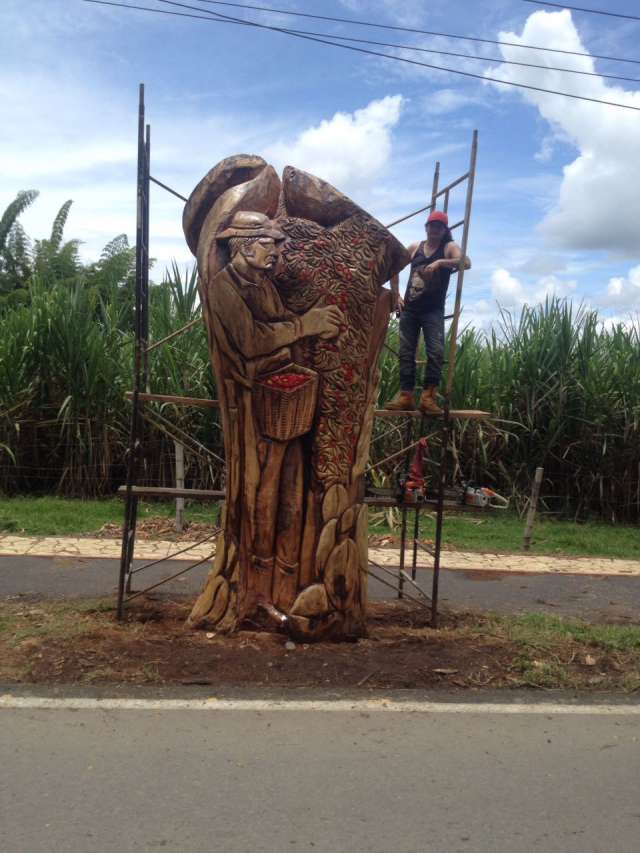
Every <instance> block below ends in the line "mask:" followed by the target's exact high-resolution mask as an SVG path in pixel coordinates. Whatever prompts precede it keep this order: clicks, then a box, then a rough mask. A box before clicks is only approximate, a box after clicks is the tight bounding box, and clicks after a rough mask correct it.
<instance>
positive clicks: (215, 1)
mask: <svg viewBox="0 0 640 853" xmlns="http://www.w3.org/2000/svg"><path fill="white" fill-rule="evenodd" d="M201 2H203V3H209V4H211V5H214V6H233V7H234V8H236V9H250V10H253V11H256V12H275V13H277V14H279V15H289V16H292V17H296V18H313V19H314V20H317V21H332V22H334V23H338V24H357V25H358V26H360V27H376V28H377V29H381V30H398V31H401V32H405V33H416V34H417V35H425V36H442V37H443V38H450V39H461V40H463V41H475V42H482V43H484V44H501V45H506V46H507V47H522V48H526V49H527V50H544V51H548V52H550V53H564V54H567V55H569V56H587V57H589V58H591V59H606V60H610V61H612V62H631V63H633V64H634V65H640V59H624V58H622V57H620V56H601V55H599V54H597V53H581V52H580V51H578V50H562V49H560V48H557V47H540V46H536V45H532V44H519V43H518V42H513V41H498V40H496V39H486V38H480V37H478V36H461V35H455V34H453V33H440V32H435V31H433V30H419V29H416V28H415V27H401V26H398V25H393V24H377V23H374V22H373V21H359V20H355V19H353V18H334V17H330V16H329V15H312V14H310V13H309V12H292V11H290V10H289V9H272V8H270V7H268V6H254V5H251V4H249V3H232V2H230V0H201Z"/></svg>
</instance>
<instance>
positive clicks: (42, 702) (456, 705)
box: [0, 693, 640, 717]
mask: <svg viewBox="0 0 640 853" xmlns="http://www.w3.org/2000/svg"><path fill="white" fill-rule="evenodd" d="M2 709H24V710H46V711H63V710H65V711H69V710H73V711H254V712H255V711H259V712H263V713H264V712H272V711H290V712H291V711H303V712H309V711H321V712H335V711H340V712H342V713H345V712H348V711H357V712H367V713H371V712H379V711H384V712H390V711H392V712H396V713H398V712H399V713H405V714H533V715H536V716H540V715H552V714H553V715H558V714H562V715H571V716H596V717H622V716H631V715H633V716H640V704H620V705H584V704H580V705H578V704H576V705H567V704H562V703H555V702H535V703H523V702H514V703H500V702H477V703H475V702H419V701H414V700H410V701H406V702H403V701H401V700H393V699H385V698H379V699H375V698H372V699H354V700H351V699H336V700H323V699H320V700H318V699H292V700H288V699H282V700H277V699H217V698H216V697H215V696H212V697H210V698H208V699H134V698H127V699H116V698H106V699H97V698H88V697H68V698H49V697H44V696H14V695H12V694H11V693H6V694H4V695H2V696H0V710H2Z"/></svg>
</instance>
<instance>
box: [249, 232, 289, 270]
mask: <svg viewBox="0 0 640 853" xmlns="http://www.w3.org/2000/svg"><path fill="white" fill-rule="evenodd" d="M240 253H241V255H242V256H243V258H244V259H245V261H246V262H247V264H249V266H250V267H253V268H254V269H258V270H271V269H273V268H274V266H275V265H276V263H277V262H278V257H279V255H280V248H279V246H278V244H277V243H276V241H275V240H274V239H273V237H258V238H257V240H254V241H253V243H250V244H249V245H248V246H243V247H242V249H240Z"/></svg>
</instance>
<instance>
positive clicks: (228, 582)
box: [184, 155, 409, 640]
mask: <svg viewBox="0 0 640 853" xmlns="http://www.w3.org/2000/svg"><path fill="white" fill-rule="evenodd" d="M184 229H185V234H186V237H187V242H188V243H189V246H190V248H191V250H192V251H193V252H194V253H195V254H196V255H197V259H198V269H199V274H200V292H201V298H202V302H203V309H204V310H203V313H204V321H205V324H206V327H207V332H208V339H209V345H210V355H211V362H212V365H213V370H214V373H215V377H216V383H217V389H218V396H219V400H220V409H221V416H222V424H223V429H224V438H225V451H226V459H227V482H226V503H225V517H224V533H223V534H222V535H221V536H220V538H219V541H218V550H217V554H216V559H215V563H214V566H213V569H212V571H211V573H210V575H209V578H208V579H207V582H206V585H205V588H204V590H203V592H202V594H201V595H200V597H199V598H198V600H197V601H196V603H195V605H194V608H193V610H192V613H191V616H190V619H189V621H190V624H192V625H200V624H208V625H212V626H214V627H216V628H217V629H218V630H234V629H235V628H237V627H239V625H240V624H241V623H242V622H243V620H245V619H248V618H252V619H255V618H257V617H259V616H260V615H261V614H262V615H263V616H264V615H266V616H267V617H268V618H270V619H272V620H273V622H274V624H279V625H280V626H282V627H285V628H286V629H287V630H289V632H290V633H291V634H292V635H293V636H294V637H297V638H305V639H310V640H313V639H320V638H323V637H326V636H332V637H348V636H359V635H362V634H363V633H364V632H365V606H366V591H367V575H366V570H367V565H368V562H367V508H366V506H365V505H364V503H363V497H364V471H365V466H366V463H367V459H368V456H369V444H370V439H371V431H372V427H373V413H374V403H375V400H376V397H377V389H378V380H379V372H378V368H377V364H378V356H379V353H380V349H381V347H382V344H383V342H384V338H385V333H386V329H387V324H388V318H389V311H390V294H389V292H388V291H386V290H384V289H383V287H382V285H383V284H384V283H385V282H386V281H388V280H389V278H390V277H391V275H393V274H394V273H396V272H398V271H399V270H400V269H402V267H404V266H405V265H406V264H407V263H408V261H409V257H408V255H407V252H406V250H405V249H404V247H403V246H402V245H401V244H400V243H399V242H398V241H397V240H396V239H395V238H394V237H393V236H392V234H391V233H390V232H389V231H387V230H386V229H385V228H384V227H383V226H382V225H381V224H380V223H379V222H377V221H376V220H375V219H373V218H372V217H371V216H369V215H368V214H367V213H366V212H365V211H363V210H362V209H360V208H359V207H357V205H355V204H354V203H353V202H352V201H350V200H349V199H348V198H346V197H345V196H344V195H342V194H341V193H339V192H338V191H337V190H335V189H334V188H333V187H331V186H330V185H329V184H327V183H325V182H324V181H321V180H319V179H318V178H315V177H313V176H311V175H308V174H306V173H304V172H300V171H299V170H296V169H293V168H291V167H287V168H286V169H285V171H284V175H283V178H282V181H280V179H279V178H278V176H277V174H276V173H275V171H274V170H273V169H272V168H271V167H270V166H268V165H267V164H266V163H265V162H264V160H262V159H261V158H259V157H250V156H245V155H241V156H238V157H231V158H228V159H227V160H224V161H223V162H222V163H220V164H218V165H217V166H216V167H215V168H214V169H212V170H211V172H209V173H208V175H206V177H205V178H204V179H203V180H202V181H201V182H200V184H199V185H198V186H197V187H196V189H195V190H194V192H193V193H192V195H191V197H190V199H189V201H188V203H187V205H186V207H185V211H184Z"/></svg>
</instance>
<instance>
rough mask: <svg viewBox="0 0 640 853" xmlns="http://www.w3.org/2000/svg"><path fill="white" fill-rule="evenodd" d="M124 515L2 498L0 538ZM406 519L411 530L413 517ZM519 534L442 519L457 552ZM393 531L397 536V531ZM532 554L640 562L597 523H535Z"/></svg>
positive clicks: (112, 507)
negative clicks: (614, 558)
mask: <svg viewBox="0 0 640 853" xmlns="http://www.w3.org/2000/svg"><path fill="white" fill-rule="evenodd" d="M139 506H140V517H141V518H153V517H156V518H157V517H162V518H170V517H173V515H174V514H175V505H174V504H173V503H172V502H170V501H158V502H155V503H148V502H140V504H139ZM122 513H123V501H122V500H120V499H119V498H109V499H105V500H84V501H83V500H70V499H65V498H54V497H42V498H29V497H24V498H20V497H18V498H0V534H2V533H16V534H23V535H33V536H65V535H73V534H77V533H95V532H97V531H98V530H100V528H101V527H102V525H103V524H107V523H114V524H120V523H121V522H122ZM216 516H217V511H216V504H215V503H196V502H192V501H188V502H187V506H186V509H185V517H186V519H187V521H192V522H195V521H198V522H212V521H213V520H214V519H215V518H216ZM409 520H410V524H409V530H410V532H411V531H412V529H413V518H412V516H411V515H410V516H409ZM523 531H524V521H523V520H522V519H520V518H518V516H516V515H514V514H511V513H504V514H502V513H497V512H494V513H492V514H491V515H480V514H479V513H474V514H473V515H471V514H467V515H461V514H460V515H455V514H451V513H449V514H448V515H446V516H445V526H444V541H445V544H446V545H452V546H454V547H456V548H458V549H461V550H463V549H464V550H469V551H520V550H521V546H522V535H523ZM371 532H372V533H378V534H385V533H388V532H389V529H388V527H387V526H386V525H373V526H372V527H371ZM394 533H395V534H396V535H397V533H398V531H397V530H396V531H394ZM420 535H421V537H422V538H424V539H433V538H434V536H435V515H433V514H432V513H426V512H424V513H423V514H422V517H421V525H420ZM531 553H533V554H564V555H567V556H593V557H619V558H625V559H640V529H639V528H638V527H637V526H635V527H633V526H625V525H610V524H603V523H600V522H590V523H588V524H576V523H574V522H571V521H556V520H553V521H552V520H547V519H539V520H538V521H537V523H536V526H535V528H534V535H533V543H532V547H531Z"/></svg>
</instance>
